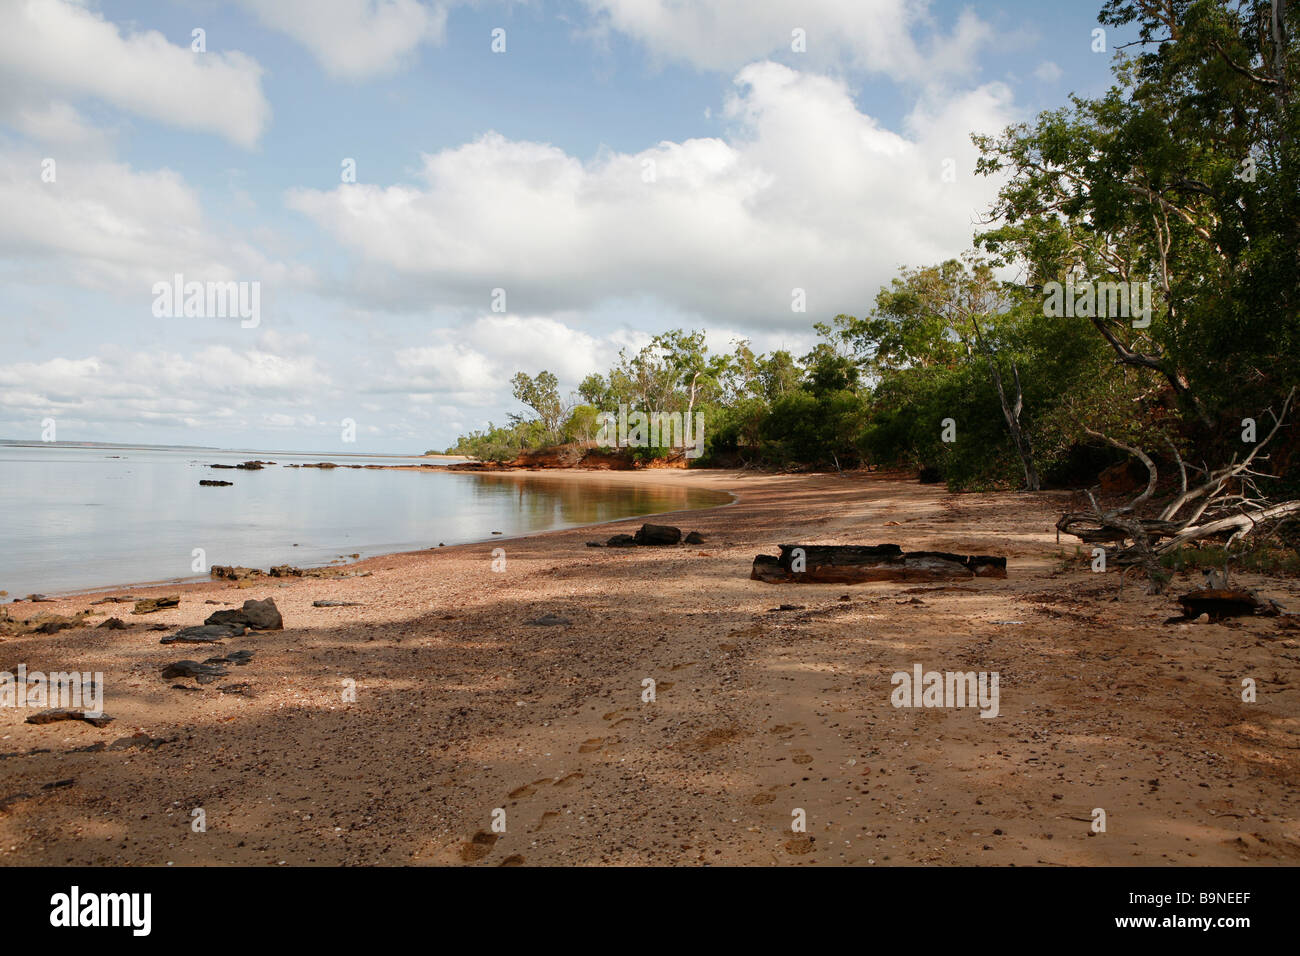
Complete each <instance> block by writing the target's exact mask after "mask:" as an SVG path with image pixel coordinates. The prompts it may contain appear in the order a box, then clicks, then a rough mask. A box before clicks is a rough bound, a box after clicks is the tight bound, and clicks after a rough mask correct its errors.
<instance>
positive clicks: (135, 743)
mask: <svg viewBox="0 0 1300 956" xmlns="http://www.w3.org/2000/svg"><path fill="white" fill-rule="evenodd" d="M172 739H174V738H172ZM171 742H172V740H171V739H164V738H162V737H150V736H149V735H148V734H146V733H139V734H132V735H131V736H130V737H119V738H117V740H114V741H113V742H112V743H111V744H109V745H108V746H107V747H106V748H105V749H106V750H137V749H138V750H157V749H158V748H159V747H161V746H162V745H163V744H169V743H171Z"/></svg>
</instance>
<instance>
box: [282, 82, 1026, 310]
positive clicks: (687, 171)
mask: <svg viewBox="0 0 1300 956" xmlns="http://www.w3.org/2000/svg"><path fill="white" fill-rule="evenodd" d="M736 85H737V88H738V89H737V92H736V93H735V94H734V95H733V96H732V97H731V98H730V99H729V101H728V102H727V104H726V113H727V117H728V120H729V121H730V122H731V124H732V125H733V127H734V130H733V132H732V133H731V134H730V135H729V136H728V138H726V139H719V138H707V139H693V140H686V141H684V142H681V143H675V142H662V143H660V144H658V145H657V146H653V147H650V148H647V149H645V150H643V151H641V152H639V153H635V154H630V153H616V152H611V151H604V152H602V153H601V154H599V155H597V156H596V157H595V158H593V159H591V160H589V161H583V160H580V159H578V158H576V157H573V156H571V155H569V154H567V153H565V152H564V151H563V150H561V149H558V148H557V147H554V146H551V145H547V144H544V143H533V142H520V141H514V140H508V139H506V138H505V137H503V136H500V135H498V134H495V133H489V134H487V135H484V136H482V137H480V138H479V139H477V140H475V141H474V142H471V143H468V144H466V145H463V146H459V147H455V148H449V149H446V150H443V151H441V152H438V153H434V154H432V155H426V156H425V157H424V165H423V169H422V171H421V177H420V178H421V180H422V181H421V182H420V183H419V184H418V185H404V184H403V185H392V186H388V187H383V186H377V185H368V184H359V185H346V186H340V187H338V188H336V189H334V190H332V191H321V190H310V189H301V190H294V191H291V192H290V193H289V195H288V198H287V201H288V203H289V205H290V206H291V207H292V208H295V209H297V210H299V211H301V212H303V213H304V214H306V215H307V216H309V217H311V219H313V220H314V221H315V222H316V223H318V224H319V225H320V226H322V227H323V228H325V229H326V230H328V231H329V232H330V233H332V234H333V235H334V237H335V238H336V240H337V241H339V242H340V243H342V244H343V245H345V246H347V247H349V248H351V249H352V250H354V251H355V252H356V253H357V254H358V255H359V256H360V257H361V259H362V266H361V268H359V269H358V272H357V277H356V279H357V285H358V287H359V294H360V295H362V296H363V297H365V298H366V299H367V300H368V301H372V302H373V301H375V300H376V299H378V300H382V299H383V298H384V297H385V296H388V297H394V298H404V300H405V301H406V302H408V303H409V302H410V301H419V300H422V301H426V302H428V301H434V302H438V303H441V304H449V303H459V304H460V305H461V306H462V307H465V308H478V309H482V308H483V307H485V306H486V305H487V304H488V301H489V296H490V294H491V290H492V289H494V288H504V289H505V290H506V291H507V295H508V305H509V309H510V311H511V312H523V313H526V314H537V313H551V314H553V313H555V312H557V311H559V310H564V309H573V310H582V309H589V308H592V307H593V306H595V305H597V304H599V303H601V302H605V301H608V300H610V299H623V298H632V297H637V296H645V297H650V298H652V299H654V300H656V301H658V302H659V303H661V304H662V305H664V306H666V307H667V308H669V309H674V310H677V312H678V314H680V315H685V316H686V317H687V319H688V321H690V320H692V317H699V318H700V319H701V321H702V322H703V323H704V324H706V325H713V324H717V323H731V324H734V325H738V326H741V327H745V328H755V327H764V326H766V327H788V328H792V329H793V328H800V329H806V328H807V325H808V323H809V321H810V317H820V318H825V317H828V316H830V315H834V314H835V313H836V312H840V311H853V310H858V309H862V308H865V307H866V306H867V305H869V304H870V302H871V301H873V299H874V296H875V293H876V291H877V289H878V288H879V287H880V286H881V285H882V284H884V283H885V282H887V281H888V279H889V278H890V277H891V276H892V275H893V274H894V273H895V271H896V269H897V267H898V266H899V265H900V264H912V265H916V264H924V263H929V262H934V261H938V260H940V259H943V258H947V257H950V256H953V255H955V254H957V253H959V252H960V251H962V250H963V249H965V248H967V247H968V246H969V244H970V240H971V235H972V233H973V231H974V226H973V223H974V220H975V218H976V217H977V216H978V215H979V214H981V213H982V212H984V211H985V210H986V209H987V207H988V206H989V205H990V203H991V201H992V199H993V196H994V194H995V190H996V186H997V184H996V183H995V182H993V181H990V180H987V179H984V178H977V177H975V176H974V172H973V170H974V165H975V159H976V152H975V149H974V147H973V145H972V144H971V142H970V132H971V131H974V130H977V131H989V132H994V131H997V130H1000V129H1001V128H1002V127H1003V126H1005V125H1006V124H1007V123H1008V122H1009V121H1010V120H1011V119H1013V115H1012V110H1011V105H1010V93H1009V91H1008V90H1007V88H1006V87H1005V86H1003V85H1001V84H989V85H986V86H983V87H980V88H978V89H975V90H971V91H968V92H965V93H962V94H957V95H951V96H946V97H942V98H934V99H932V100H929V101H927V102H925V103H924V104H923V105H922V106H919V107H918V108H917V109H915V110H914V111H913V112H912V114H911V115H910V116H909V117H908V118H907V122H906V128H905V134H900V133H895V132H892V131H890V130H888V129H885V128H883V127H882V126H881V125H880V124H879V123H878V122H876V120H874V119H873V118H872V117H870V116H868V115H865V114H863V113H861V112H859V111H858V109H857V108H856V106H855V105H854V102H853V99H852V97H851V95H850V93H849V90H848V89H847V87H846V86H845V85H844V84H843V83H842V82H840V81H838V80H834V79H830V78H827V77H823V76H816V75H811V74H807V73H801V72H798V71H795V70H792V69H789V68H787V67H785V66H781V65H779V64H775V63H770V62H765V63H757V64H752V65H750V66H748V67H746V68H745V69H743V70H741V71H740V73H739V74H738V75H737V77H736ZM949 159H950V160H952V164H953V165H952V169H953V171H954V173H955V181H953V182H946V181H944V178H943V173H944V163H945V160H949ZM651 169H652V170H653V174H654V175H653V181H652V182H647V181H646V176H647V171H648V170H651ZM376 267H383V268H384V269H387V270H391V271H390V272H389V274H388V275H385V276H382V280H381V278H380V277H379V276H377V275H376V274H375V272H376ZM394 272H395V273H396V277H394V276H393V275H392V273H394ZM796 287H798V288H802V289H805V290H806V294H807V302H808V313H809V314H801V313H792V311H791V302H792V290H793V289H794V288H796Z"/></svg>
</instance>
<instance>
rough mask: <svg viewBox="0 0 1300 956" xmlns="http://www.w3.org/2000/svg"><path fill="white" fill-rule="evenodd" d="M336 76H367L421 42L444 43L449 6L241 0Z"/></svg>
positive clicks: (414, 1) (390, 66) (376, 0)
mask: <svg viewBox="0 0 1300 956" xmlns="http://www.w3.org/2000/svg"><path fill="white" fill-rule="evenodd" d="M242 2H243V4H244V6H245V7H247V8H248V9H249V10H250V11H251V12H252V13H254V14H255V15H256V16H257V18H258V19H259V20H260V21H261V22H262V23H263V24H265V25H266V26H268V27H271V28H272V29H275V30H279V31H281V32H282V33H285V34H288V35H289V36H290V37H292V38H293V39H294V40H296V41H297V42H298V43H300V44H302V45H303V46H304V47H306V48H307V49H308V50H309V51H310V52H311V54H312V55H313V56H314V57H316V59H317V61H318V62H319V63H320V65H321V66H322V67H323V68H324V69H325V71H326V72H328V73H330V74H332V75H334V76H344V77H352V78H357V77H364V76H369V75H372V74H376V73H389V72H392V71H393V70H396V69H397V68H399V67H400V66H402V65H404V63H405V61H407V60H408V59H409V58H410V57H411V55H412V54H413V53H414V52H415V50H416V48H417V47H419V46H420V45H421V44H422V43H441V42H442V40H443V37H444V35H445V32H446V26H447V10H446V7H445V6H444V5H441V4H437V5H435V4H428V3H421V2H419V0H274V2H268V0H242Z"/></svg>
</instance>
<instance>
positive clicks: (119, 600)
mask: <svg viewBox="0 0 1300 956" xmlns="http://www.w3.org/2000/svg"><path fill="white" fill-rule="evenodd" d="M134 600H135V598H133V597H132V596H131V595H129V594H124V595H119V596H114V597H106V598H100V599H99V600H98V601H91V602H90V603H91V604H92V605H95V604H130V603H131V602H132V601H134Z"/></svg>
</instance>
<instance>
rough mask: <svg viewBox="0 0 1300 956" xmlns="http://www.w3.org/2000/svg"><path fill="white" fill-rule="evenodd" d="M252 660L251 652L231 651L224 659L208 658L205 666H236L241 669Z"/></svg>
mask: <svg viewBox="0 0 1300 956" xmlns="http://www.w3.org/2000/svg"><path fill="white" fill-rule="evenodd" d="M252 659H253V652H252V651H231V652H230V653H229V654H227V655H226V656H225V657H209V658H208V659H207V660H206V661H204V662H203V663H205V664H237V665H239V666H240V667H243V666H244V665H245V664H247V663H248V662H249V661H251V660H252Z"/></svg>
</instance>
